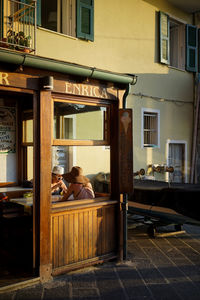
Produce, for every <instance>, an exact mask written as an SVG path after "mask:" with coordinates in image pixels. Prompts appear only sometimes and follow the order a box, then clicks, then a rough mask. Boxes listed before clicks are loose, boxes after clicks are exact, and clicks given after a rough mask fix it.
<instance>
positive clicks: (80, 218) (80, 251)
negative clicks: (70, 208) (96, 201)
mask: <svg viewBox="0 0 200 300" xmlns="http://www.w3.org/2000/svg"><path fill="white" fill-rule="evenodd" d="M78 222H79V224H78V241H79V245H78V260H79V261H80V260H83V249H84V248H83V212H80V213H79V214H78Z"/></svg>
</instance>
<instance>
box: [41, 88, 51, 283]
mask: <svg viewBox="0 0 200 300" xmlns="http://www.w3.org/2000/svg"><path fill="white" fill-rule="evenodd" d="M51 128H52V103H51V92H50V91H40V278H41V281H42V282H45V281H48V280H49V279H50V278H51V273H52V264H51V256H50V252H51V251H50V250H51V245H50V199H51V141H52V139H51V135H52V132H51Z"/></svg>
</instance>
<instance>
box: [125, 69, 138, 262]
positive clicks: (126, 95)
mask: <svg viewBox="0 0 200 300" xmlns="http://www.w3.org/2000/svg"><path fill="white" fill-rule="evenodd" d="M132 76H133V75H132ZM136 83H137V76H134V80H133V82H132V83H129V84H127V85H126V91H125V93H124V95H123V109H126V100H127V97H128V95H129V92H130V88H131V85H135V84H136ZM122 210H123V260H126V259H127V211H128V194H127V193H123V203H122Z"/></svg>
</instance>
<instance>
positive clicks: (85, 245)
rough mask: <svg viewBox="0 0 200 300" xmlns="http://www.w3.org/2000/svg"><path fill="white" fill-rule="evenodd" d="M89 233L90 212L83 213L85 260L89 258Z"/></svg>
mask: <svg viewBox="0 0 200 300" xmlns="http://www.w3.org/2000/svg"><path fill="white" fill-rule="evenodd" d="M88 238H89V232H88V211H84V213H83V258H84V259H87V258H88V245H89V240H88Z"/></svg>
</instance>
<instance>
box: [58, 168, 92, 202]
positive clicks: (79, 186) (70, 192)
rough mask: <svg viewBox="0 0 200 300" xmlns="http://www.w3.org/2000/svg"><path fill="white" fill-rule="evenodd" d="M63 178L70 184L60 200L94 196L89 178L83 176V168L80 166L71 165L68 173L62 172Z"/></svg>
mask: <svg viewBox="0 0 200 300" xmlns="http://www.w3.org/2000/svg"><path fill="white" fill-rule="evenodd" d="M63 178H64V179H65V180H66V181H67V182H69V183H70V185H69V187H68V189H67V192H66V193H65V194H64V196H63V198H62V199H61V200H62V201H64V200H72V199H74V200H78V199H93V198H95V195H94V191H93V188H92V185H91V183H90V181H89V179H88V178H87V177H85V176H83V170H82V168H81V167H78V166H75V167H72V169H71V171H70V172H69V173H66V174H63ZM72 196H73V197H72Z"/></svg>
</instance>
